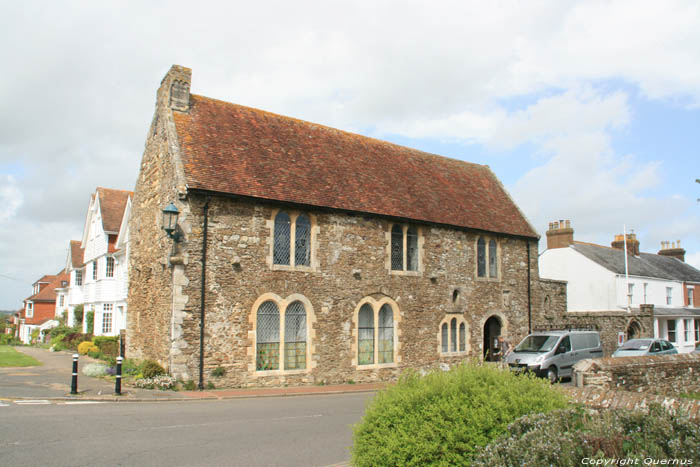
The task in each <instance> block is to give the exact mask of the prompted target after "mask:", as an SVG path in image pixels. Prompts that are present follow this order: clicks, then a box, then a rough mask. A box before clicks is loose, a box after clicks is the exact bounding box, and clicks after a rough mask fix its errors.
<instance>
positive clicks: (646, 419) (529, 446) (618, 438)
mask: <svg viewBox="0 0 700 467" xmlns="http://www.w3.org/2000/svg"><path fill="white" fill-rule="evenodd" d="M508 429H509V431H510V434H509V435H507V436H504V437H501V438H499V439H498V440H495V441H494V442H492V443H491V444H489V445H488V446H486V447H484V448H483V449H482V450H481V451H480V452H479V454H478V455H477V456H475V457H474V459H473V462H472V465H473V466H502V465H550V466H569V465H581V461H582V460H583V459H585V458H588V459H606V458H607V459H630V461H628V463H627V465H649V464H648V463H647V460H648V459H651V458H653V459H683V460H685V461H686V464H687V465H690V464H691V463H693V462H692V461H695V462H698V461H700V426H699V425H698V424H697V423H693V422H692V421H690V420H689V419H687V418H685V417H682V416H677V415H676V416H673V415H671V414H669V413H668V412H667V411H665V410H663V409H662V408H661V407H660V406H659V405H656V406H652V407H651V408H650V410H649V413H646V412H642V411H629V410H622V409H616V410H603V411H600V412H598V411H593V410H589V411H587V410H584V409H581V408H576V409H568V410H558V411H554V412H550V413H548V414H538V415H534V416H525V417H522V418H520V419H518V420H517V421H516V422H514V423H513V424H512V425H510V426H509V427H508ZM632 459H636V461H633V460H632ZM591 465H593V462H591ZM599 465H602V464H599Z"/></svg>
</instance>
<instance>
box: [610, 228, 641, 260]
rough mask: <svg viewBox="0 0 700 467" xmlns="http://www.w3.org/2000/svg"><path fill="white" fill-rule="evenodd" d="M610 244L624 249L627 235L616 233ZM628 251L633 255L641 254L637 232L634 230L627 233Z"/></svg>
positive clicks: (617, 248)
mask: <svg viewBox="0 0 700 467" xmlns="http://www.w3.org/2000/svg"><path fill="white" fill-rule="evenodd" d="M610 246H611V247H613V248H615V249H616V250H624V249H625V236H624V235H615V240H613V242H612V243H611V244H610ZM627 253H628V254H630V255H633V256H639V240H637V234H636V233H634V232H631V233H628V234H627Z"/></svg>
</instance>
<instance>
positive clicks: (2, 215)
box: [0, 174, 23, 226]
mask: <svg viewBox="0 0 700 467" xmlns="http://www.w3.org/2000/svg"><path fill="white" fill-rule="evenodd" d="M22 200H23V196H22V192H21V191H20V189H19V187H18V186H17V182H16V181H15V178H14V177H13V176H11V175H4V174H0V206H2V209H0V226H1V225H2V223H3V221H7V220H8V219H10V218H12V217H13V216H14V215H15V213H16V212H17V209H18V208H19V207H20V206H21V205H22Z"/></svg>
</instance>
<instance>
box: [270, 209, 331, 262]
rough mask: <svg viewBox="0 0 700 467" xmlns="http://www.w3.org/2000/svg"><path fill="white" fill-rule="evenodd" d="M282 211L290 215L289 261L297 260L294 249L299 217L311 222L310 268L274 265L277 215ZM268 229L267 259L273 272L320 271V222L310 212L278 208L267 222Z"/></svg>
mask: <svg viewBox="0 0 700 467" xmlns="http://www.w3.org/2000/svg"><path fill="white" fill-rule="evenodd" d="M281 211H284V212H286V213H287V214H288V215H289V219H290V230H291V231H290V234H289V243H290V245H289V261H290V262H293V261H294V259H295V256H294V253H295V252H294V247H295V241H296V220H297V217H299V216H300V215H301V214H304V215H306V216H307V217H308V218H309V221H310V222H311V261H310V266H296V265H291V264H290V265H286V264H274V262H273V257H274V248H275V218H276V217H277V214H279V213H280V212H281ZM265 223H266V225H267V228H268V229H269V231H270V235H269V236H268V239H267V243H268V256H267V258H266V260H267V264H268V266H269V267H270V269H271V270H273V271H302V272H318V271H319V270H320V267H319V261H318V255H317V252H318V240H317V239H318V233H319V230H320V229H319V226H318V220H317V219H316V216H314V215H313V214H311V213H309V212H308V211H297V210H292V209H281V208H276V209H273V210H272V213H271V215H270V217H269V219H268V220H267V221H265Z"/></svg>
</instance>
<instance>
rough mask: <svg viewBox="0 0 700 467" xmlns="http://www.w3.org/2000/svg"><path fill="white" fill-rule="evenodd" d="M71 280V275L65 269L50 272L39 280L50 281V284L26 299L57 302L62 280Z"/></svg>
mask: <svg viewBox="0 0 700 467" xmlns="http://www.w3.org/2000/svg"><path fill="white" fill-rule="evenodd" d="M68 280H70V276H69V275H68V273H66V272H65V270H62V271H61V272H59V273H58V274H55V275H54V274H49V275H46V276H44V277H42V278H41V279H39V280H38V281H37V282H49V285H47V286H46V287H44V288H43V289H41V290H40V291H39V292H38V293H36V294H34V295H32V296H30V297H28V298H26V299H25V300H27V301H29V300H31V301H34V302H55V301H56V289H57V288H60V287H61V282H62V281H68Z"/></svg>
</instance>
